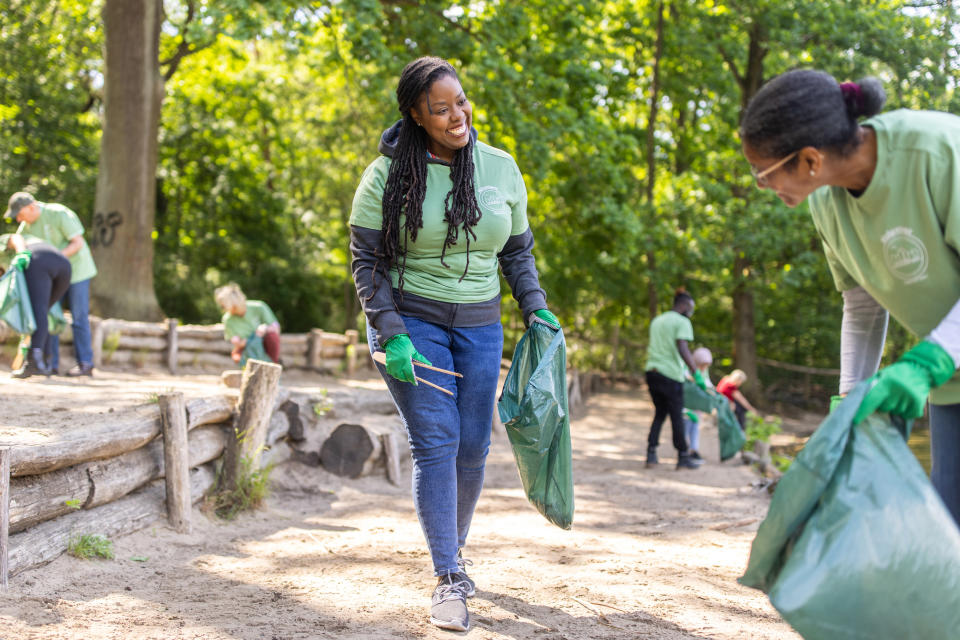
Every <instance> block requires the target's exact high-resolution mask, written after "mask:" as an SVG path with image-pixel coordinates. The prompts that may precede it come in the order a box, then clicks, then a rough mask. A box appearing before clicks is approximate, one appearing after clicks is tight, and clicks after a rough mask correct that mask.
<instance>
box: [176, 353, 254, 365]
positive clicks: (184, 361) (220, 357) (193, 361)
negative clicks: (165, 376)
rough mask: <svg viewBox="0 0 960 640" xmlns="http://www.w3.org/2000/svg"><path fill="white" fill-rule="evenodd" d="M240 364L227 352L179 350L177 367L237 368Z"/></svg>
mask: <svg viewBox="0 0 960 640" xmlns="http://www.w3.org/2000/svg"><path fill="white" fill-rule="evenodd" d="M239 366H240V365H238V364H237V363H236V362H234V361H233V360H232V359H231V358H230V356H229V355H228V354H226V353H212V352H208V351H184V350H183V349H181V350H179V351H177V367H196V368H203V367H209V368H216V369H221V370H222V369H236V368H238V367H239Z"/></svg>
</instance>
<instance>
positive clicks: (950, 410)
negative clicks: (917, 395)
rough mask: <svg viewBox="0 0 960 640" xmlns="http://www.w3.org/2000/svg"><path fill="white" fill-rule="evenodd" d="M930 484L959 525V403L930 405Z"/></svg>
mask: <svg viewBox="0 0 960 640" xmlns="http://www.w3.org/2000/svg"><path fill="white" fill-rule="evenodd" d="M930 460H931V461H932V466H931V469H930V481H931V482H932V483H933V488H934V489H936V490H937V493H939V494H940V497H941V498H942V499H943V502H944V504H946V505H947V509H948V510H949V511H950V513H951V515H953V519H954V521H955V522H957V523H958V524H960V404H942V405H936V404H931V405H930Z"/></svg>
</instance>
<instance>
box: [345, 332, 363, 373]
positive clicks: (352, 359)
mask: <svg viewBox="0 0 960 640" xmlns="http://www.w3.org/2000/svg"><path fill="white" fill-rule="evenodd" d="M344 335H345V336H347V346H346V358H347V375H353V373H354V372H355V371H356V370H357V339H358V338H359V337H360V332H359V331H357V330H356V329H347V330H346V331H345V332H344Z"/></svg>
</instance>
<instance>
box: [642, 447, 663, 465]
mask: <svg viewBox="0 0 960 640" xmlns="http://www.w3.org/2000/svg"><path fill="white" fill-rule="evenodd" d="M658 464H660V460H659V459H658V458H657V450H656V449H650V448H648V449H647V463H646V465H645V466H646V467H647V469H650V468H652V467H655V466H657V465H658Z"/></svg>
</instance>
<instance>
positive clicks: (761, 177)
mask: <svg viewBox="0 0 960 640" xmlns="http://www.w3.org/2000/svg"><path fill="white" fill-rule="evenodd" d="M798 153H800V151H799V150H797V151H794V152H793V153H791V154H790V155H788V156H787V157H786V158H783V159H782V160H779V161H777V162H775V163H773V164H772V165H770V166H769V167H767V168H766V169H764V170H763V171H757V170H756V169H755V168H754V167H753V166H751V167H750V173H751V174H753V179H754V180H756V181H757V184H758V185H760V186H761V187H762V186H763V185H765V184H767V176H769V175H770V174H771V173H773V172H774V171H776V170H777V169H779V168H780V167H782V166H783V165H785V164H787V163H788V162H790V161H791V160H793V159H794V158H795V157H796V156H797V154H798Z"/></svg>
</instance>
